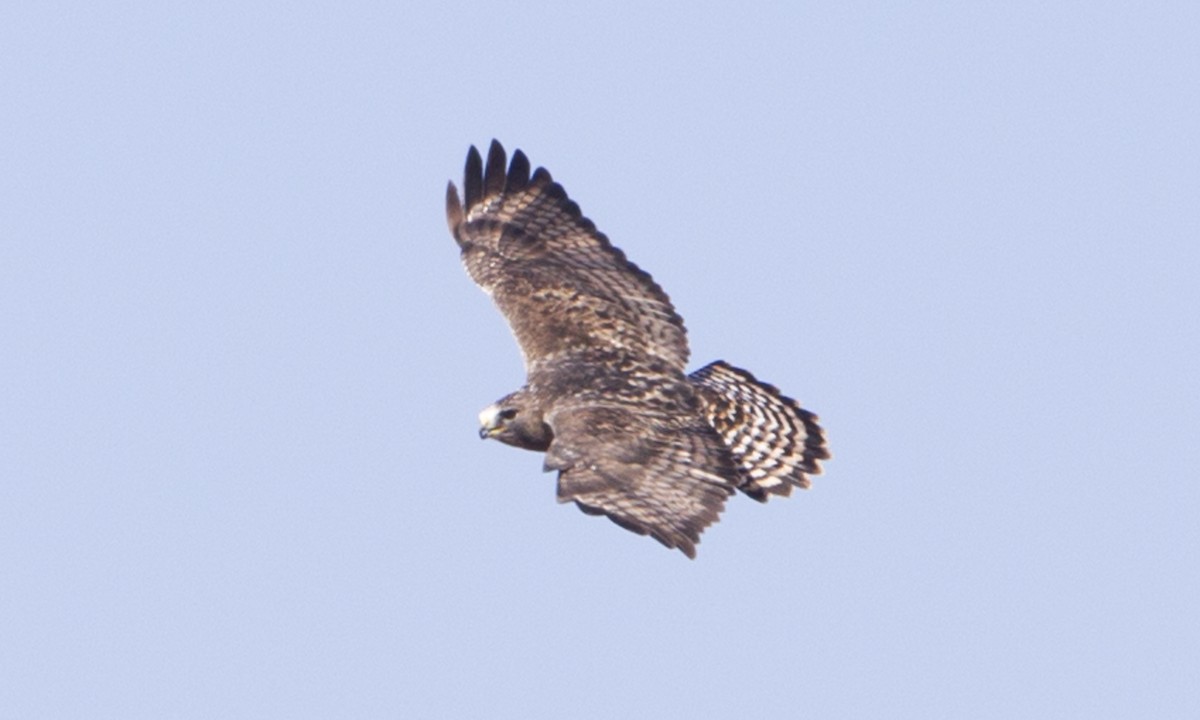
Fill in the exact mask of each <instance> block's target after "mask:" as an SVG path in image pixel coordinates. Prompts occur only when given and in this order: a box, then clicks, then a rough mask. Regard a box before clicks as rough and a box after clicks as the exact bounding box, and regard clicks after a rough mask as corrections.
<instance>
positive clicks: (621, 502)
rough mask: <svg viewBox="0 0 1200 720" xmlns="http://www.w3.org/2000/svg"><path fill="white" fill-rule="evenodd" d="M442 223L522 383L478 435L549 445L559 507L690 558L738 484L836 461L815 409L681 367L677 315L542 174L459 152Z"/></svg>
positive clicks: (759, 387) (777, 487) (515, 160)
mask: <svg viewBox="0 0 1200 720" xmlns="http://www.w3.org/2000/svg"><path fill="white" fill-rule="evenodd" d="M446 219H447V222H448V223H449V225H450V232H451V234H453V236H454V239H455V240H456V241H457V242H458V246H459V248H460V250H461V254H462V261H463V264H464V265H465V266H466V269H467V272H468V273H469V274H470V276H471V278H472V279H473V280H474V281H475V282H476V283H478V284H479V286H480V287H482V288H483V289H484V291H486V292H487V293H488V294H489V295H490V296H491V297H492V299H493V300H494V301H495V303H496V305H497V306H498V307H499V309H500V312H501V313H503V314H504V317H505V318H506V319H507V320H508V324H509V326H510V327H511V328H512V331H513V334H514V335H515V336H516V339H517V342H518V344H519V345H520V347H521V352H522V354H523V355H524V358H525V369H526V374H527V378H526V383H525V386H524V387H522V388H521V389H520V390H517V391H516V392H514V393H511V394H509V395H506V396H505V397H503V398H501V399H500V400H498V401H496V402H495V403H494V404H492V405H490V406H489V407H487V408H486V409H485V410H483V412H481V413H480V415H479V421H480V426H481V427H480V430H479V434H480V436H481V437H484V438H492V439H495V440H499V441H501V442H503V443H506V444H508V445H513V446H515V447H519V448H525V449H527V450H535V451H538V452H544V453H545V465H544V470H545V471H547V472H549V471H551V470H554V471H557V472H558V500H559V502H574V503H575V504H576V505H578V506H579V508H580V509H581V510H583V511H584V512H585V513H588V514H591V515H605V516H607V517H608V518H609V519H611V520H612V521H613V522H615V523H616V524H617V525H620V526H621V527H623V528H626V529H627V530H631V531H633V532H635V533H638V534H640V535H650V536H651V537H653V538H654V539H655V540H658V541H659V542H661V543H662V544H663V545H666V546H667V547H668V548H678V549H679V550H681V551H682V552H683V553H684V554H685V555H687V556H688V557H689V558H694V557H695V556H696V543H697V542H699V541H700V533H701V532H702V531H703V530H704V529H705V528H706V527H708V526H709V525H711V524H712V523H713V522H715V521H716V520H717V517H718V515H719V514H720V513H721V511H722V510H723V509H724V507H725V500H726V498H728V497H729V496H730V495H733V494H734V492H735V491H741V492H743V493H745V494H746V495H748V496H750V497H752V498H754V499H755V500H758V501H760V502H766V500H767V499H768V498H769V497H770V496H771V495H784V496H786V495H789V494H790V493H791V491H792V488H793V487H800V488H806V487H808V486H809V476H810V475H816V474H819V473H820V472H821V465H820V461H821V460H823V459H827V458H829V457H830V455H829V451H828V449H827V447H826V444H825V434H824V432H823V431H822V429H821V427H820V425H818V424H817V417H816V415H814V414H812V413H811V412H809V411H807V410H804V409H803V408H801V407H800V405H799V404H798V403H797V402H796V401H795V400H792V399H791V398H789V397H786V396H784V395H782V394H781V393H780V392H779V390H778V389H776V388H775V387H773V386H771V385H768V384H766V383H764V382H760V381H759V380H757V379H755V377H754V376H753V375H751V374H750V373H749V372H747V371H745V370H741V369H739V368H736V367H734V366H732V365H729V364H727V363H725V362H723V361H720V360H718V361H716V362H713V363H710V364H709V365H706V366H704V367H702V368H700V369H699V370H696V371H695V372H692V373H690V374H687V373H686V370H685V366H686V363H687V360H688V345H687V338H686V335H685V333H686V331H685V330H684V326H683V320H682V319H681V318H680V317H679V315H678V314H677V313H676V312H675V308H674V307H673V306H672V305H671V301H670V300H669V299H668V298H667V295H666V293H664V292H663V291H662V288H660V287H659V286H658V284H657V283H655V282H654V280H652V279H651V277H650V275H648V274H647V273H646V272H644V271H643V270H641V269H640V268H638V267H637V266H636V265H634V264H633V263H632V262H630V261H628V260H626V259H625V254H624V253H622V252H621V251H620V250H618V249H617V248H615V247H613V246H612V244H611V243H610V242H609V240H608V238H607V237H605V236H604V234H603V233H601V232H599V231H598V230H597V229H596V226H595V225H594V224H593V223H592V221H590V220H588V219H587V218H586V217H584V216H583V215H582V214H581V213H580V210H579V206H578V205H576V204H575V203H574V202H573V201H571V200H570V199H569V198H568V197H567V194H566V192H565V191H564V190H563V188H562V186H561V185H559V184H558V183H556V182H554V181H553V180H552V179H551V177H550V173H549V172H547V171H546V170H545V169H544V168H540V167H539V168H537V169H536V170H534V171H533V172H532V173H531V172H530V165H529V160H528V159H527V158H526V157H525V154H524V153H522V152H521V151H520V150H517V151H516V152H514V153H513V157H512V162H511V163H509V162H508V161H507V157H506V153H505V151H504V148H503V147H502V146H501V145H500V143H498V142H496V141H495V140H493V141H492V144H491V147H490V149H489V151H488V156H487V162H486V164H485V163H484V161H483V159H482V158H481V157H480V154H479V151H478V150H476V149H475V147H473V146H472V147H471V149H470V152H468V154H467V163H466V170H465V173H464V178H463V194H462V198H461V200H460V197H459V194H458V190H457V188H455V186H454V183H453V182H451V183H450V184H449V186H448V187H447V188H446Z"/></svg>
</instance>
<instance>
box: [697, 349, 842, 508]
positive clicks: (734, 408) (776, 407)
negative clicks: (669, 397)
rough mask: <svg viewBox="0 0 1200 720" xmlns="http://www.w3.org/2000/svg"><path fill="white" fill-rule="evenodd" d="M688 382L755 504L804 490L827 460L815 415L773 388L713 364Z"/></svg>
mask: <svg viewBox="0 0 1200 720" xmlns="http://www.w3.org/2000/svg"><path fill="white" fill-rule="evenodd" d="M689 378H690V379H691V380H692V382H693V383H694V384H695V385H696V387H697V389H698V390H699V391H700V396H701V398H703V400H704V412H705V413H706V415H707V417H708V422H709V424H711V425H712V426H713V428H715V429H716V431H717V433H718V434H719V435H720V436H721V437H722V438H723V439H724V440H725V444H726V445H728V446H729V449H730V451H732V453H733V457H734V460H735V461H736V462H737V464H738V469H739V470H740V471H741V484H740V485H739V488H738V489H740V490H741V491H742V492H744V493H746V494H747V495H749V496H750V497H752V498H754V499H755V500H758V501H759V502H766V501H767V498H768V497H769V496H770V495H785V496H786V495H790V494H791V492H792V487H793V486H795V487H802V488H806V487H808V486H809V478H808V476H809V475H819V474H821V463H820V461H821V460H826V459H828V458H829V457H830V455H829V449H828V448H827V447H826V445H825V432H824V431H823V430H822V429H821V426H820V425H818V424H817V416H816V415H813V414H812V413H811V412H809V411H807V410H805V409H804V408H802V407H800V405H799V403H797V402H796V401H795V400H793V399H791V398H790V397H787V396H785V395H783V394H781V393H780V392H779V390H778V388H776V387H774V386H773V385H768V384H766V383H764V382H759V381H758V380H757V379H755V377H754V376H753V375H751V374H750V373H749V372H746V371H745V370H742V369H740V368H735V367H733V366H732V365H729V364H727V363H725V362H724V361H722V360H718V361H716V362H714V363H711V364H709V365H706V366H704V367H702V368H700V369H699V370H697V371H696V372H694V373H692V374H691V375H690V376H689Z"/></svg>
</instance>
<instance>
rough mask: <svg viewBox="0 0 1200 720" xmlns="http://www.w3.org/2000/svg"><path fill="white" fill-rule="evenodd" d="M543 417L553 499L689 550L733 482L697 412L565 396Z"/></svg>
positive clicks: (721, 450)
mask: <svg viewBox="0 0 1200 720" xmlns="http://www.w3.org/2000/svg"><path fill="white" fill-rule="evenodd" d="M546 420H547V422H548V423H549V424H550V426H551V428H553V430H554V440H553V442H552V443H551V444H550V449H549V450H548V451H547V453H546V469H547V470H558V471H559V474H558V500H559V502H570V501H573V502H575V504H576V505H578V506H579V508H580V509H581V510H583V511H584V512H586V513H588V514H591V515H606V516H608V518H609V519H611V520H612V521H613V522H615V523H616V524H618V525H620V526H621V527H623V528H626V529H628V530H632V531H633V532H635V533H638V534H639V535H650V536H651V537H653V538H654V539H655V540H658V541H659V542H661V543H662V544H663V545H666V546H667V547H669V548H679V549H680V550H681V551H683V553H684V554H685V555H687V556H688V557H691V558H694V557H695V556H696V543H697V542H699V540H700V533H701V532H703V530H704V528H706V527H708V526H709V525H711V524H712V523H714V522H716V520H717V518H718V516H719V515H720V513H721V511H722V510H723V509H724V508H725V499H726V498H728V497H729V496H730V495H731V494H733V488H735V487H736V486H737V483H738V471H737V467H736V465H735V464H734V461H733V458H732V457H731V456H730V453H729V450H728V449H727V448H726V447H725V445H724V444H723V442H722V441H721V438H720V437H719V436H718V435H717V434H716V431H714V430H713V429H712V427H711V426H709V425H708V424H707V422H705V420H704V418H703V417H702V416H701V415H699V414H698V413H695V412H680V413H665V412H659V411H650V412H648V411H647V410H646V409H645V408H644V407H639V406H637V405H633V404H628V405H627V404H622V403H614V402H607V403H603V404H600V403H591V404H587V403H571V402H567V403H564V404H562V405H561V406H560V407H557V408H555V409H554V410H553V411H552V412H551V413H549V414H548V415H547V418H546Z"/></svg>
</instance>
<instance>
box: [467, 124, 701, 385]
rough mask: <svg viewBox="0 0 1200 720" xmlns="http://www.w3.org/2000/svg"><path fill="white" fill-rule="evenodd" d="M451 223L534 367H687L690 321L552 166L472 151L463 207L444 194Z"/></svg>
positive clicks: (497, 151)
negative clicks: (640, 361)
mask: <svg viewBox="0 0 1200 720" xmlns="http://www.w3.org/2000/svg"><path fill="white" fill-rule="evenodd" d="M446 219H447V222H448V223H449V225H450V231H451V233H453V235H454V238H455V240H457V241H458V245H459V247H460V248H461V250H462V259H463V264H464V265H465V266H466V268H467V272H468V273H470V275H471V277H472V278H473V279H474V280H475V282H476V283H478V284H479V285H480V287H482V288H483V289H484V290H485V291H487V292H488V294H490V295H491V296H492V298H493V299H494V300H495V302H496V305H497V306H499V308H500V311H501V312H502V313H504V316H505V318H507V320H508V323H509V326H510V327H511V328H512V330H513V334H514V335H516V338H517V342H518V344H519V345H520V346H521V351H522V353H523V354H524V356H525V364H526V367H527V368H532V367H534V366H536V364H537V363H538V362H540V361H542V360H545V359H547V358H553V357H555V356H557V355H559V354H561V353H563V352H575V351H578V350H581V349H584V350H586V349H588V348H595V349H605V350H612V351H616V352H620V353H623V354H626V355H629V356H634V357H645V358H648V359H649V358H654V359H657V360H660V361H662V362H664V363H665V364H666V365H667V366H668V367H671V368H673V369H675V370H677V371H679V372H683V369H684V366H685V365H686V363H687V357H688V347H687V338H686V331H685V330H684V326H683V320H682V319H681V318H680V317H679V315H678V314H677V313H676V312H675V308H674V307H672V305H671V301H670V300H669V299H668V298H667V295H666V293H664V292H663V291H662V288H660V287H659V286H658V285H657V284H656V283H655V282H654V280H653V279H651V277H650V275H649V274H647V273H646V272H644V271H643V270H641V269H639V268H638V267H637V266H636V265H634V264H633V263H631V262H629V261H628V260H626V259H625V255H624V253H622V252H621V251H620V250H618V249H617V248H615V247H613V246H612V244H611V243H610V242H609V241H608V238H606V237H605V236H604V234H603V233H601V232H599V231H597V230H596V226H595V225H594V224H593V223H592V222H591V221H590V220H588V219H587V218H586V217H583V215H582V214H581V213H580V211H579V206H578V205H576V204H575V203H574V202H572V201H571V200H570V199H569V198H568V197H567V194H566V192H565V191H564V190H563V188H562V186H561V185H559V184H558V183H556V182H554V181H553V180H552V179H551V178H550V173H548V172H547V171H546V170H545V169H544V168H538V169H537V170H535V171H534V172H533V173H532V175H531V174H530V169H529V160H528V159H526V157H525V155H524V153H522V152H521V151H520V150H518V151H516V152H515V153H514V154H513V158H512V163H511V164H509V165H508V166H507V169H506V156H505V152H504V148H503V147H501V145H500V143H498V142H496V141H494V140H493V141H492V145H491V148H490V149H489V151H488V157H487V164H486V166H485V165H484V164H483V161H482V159H481V157H480V155H479V152H478V151H477V150H476V149H475V148H474V147H472V148H471V150H470V152H469V153H468V154H467V163H466V170H465V172H464V179H463V198H462V200H461V201H460V200H459V195H458V191H457V189H456V188H455V187H454V184H453V183H450V185H449V186H448V187H447V189H446Z"/></svg>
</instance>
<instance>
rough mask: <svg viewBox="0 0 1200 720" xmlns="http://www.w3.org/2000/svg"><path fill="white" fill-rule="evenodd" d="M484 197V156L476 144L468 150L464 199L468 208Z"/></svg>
mask: <svg viewBox="0 0 1200 720" xmlns="http://www.w3.org/2000/svg"><path fill="white" fill-rule="evenodd" d="M482 197H483V158H482V157H481V156H480V155H479V148H477V147H475V146H474V145H472V146H471V149H470V150H468V151H467V163H466V166H465V167H464V168H463V201H464V205H465V207H466V209H467V210H470V209H471V208H472V207H474V206H475V204H476V203H477V202H479V200H480V199H481V198H482Z"/></svg>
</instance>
